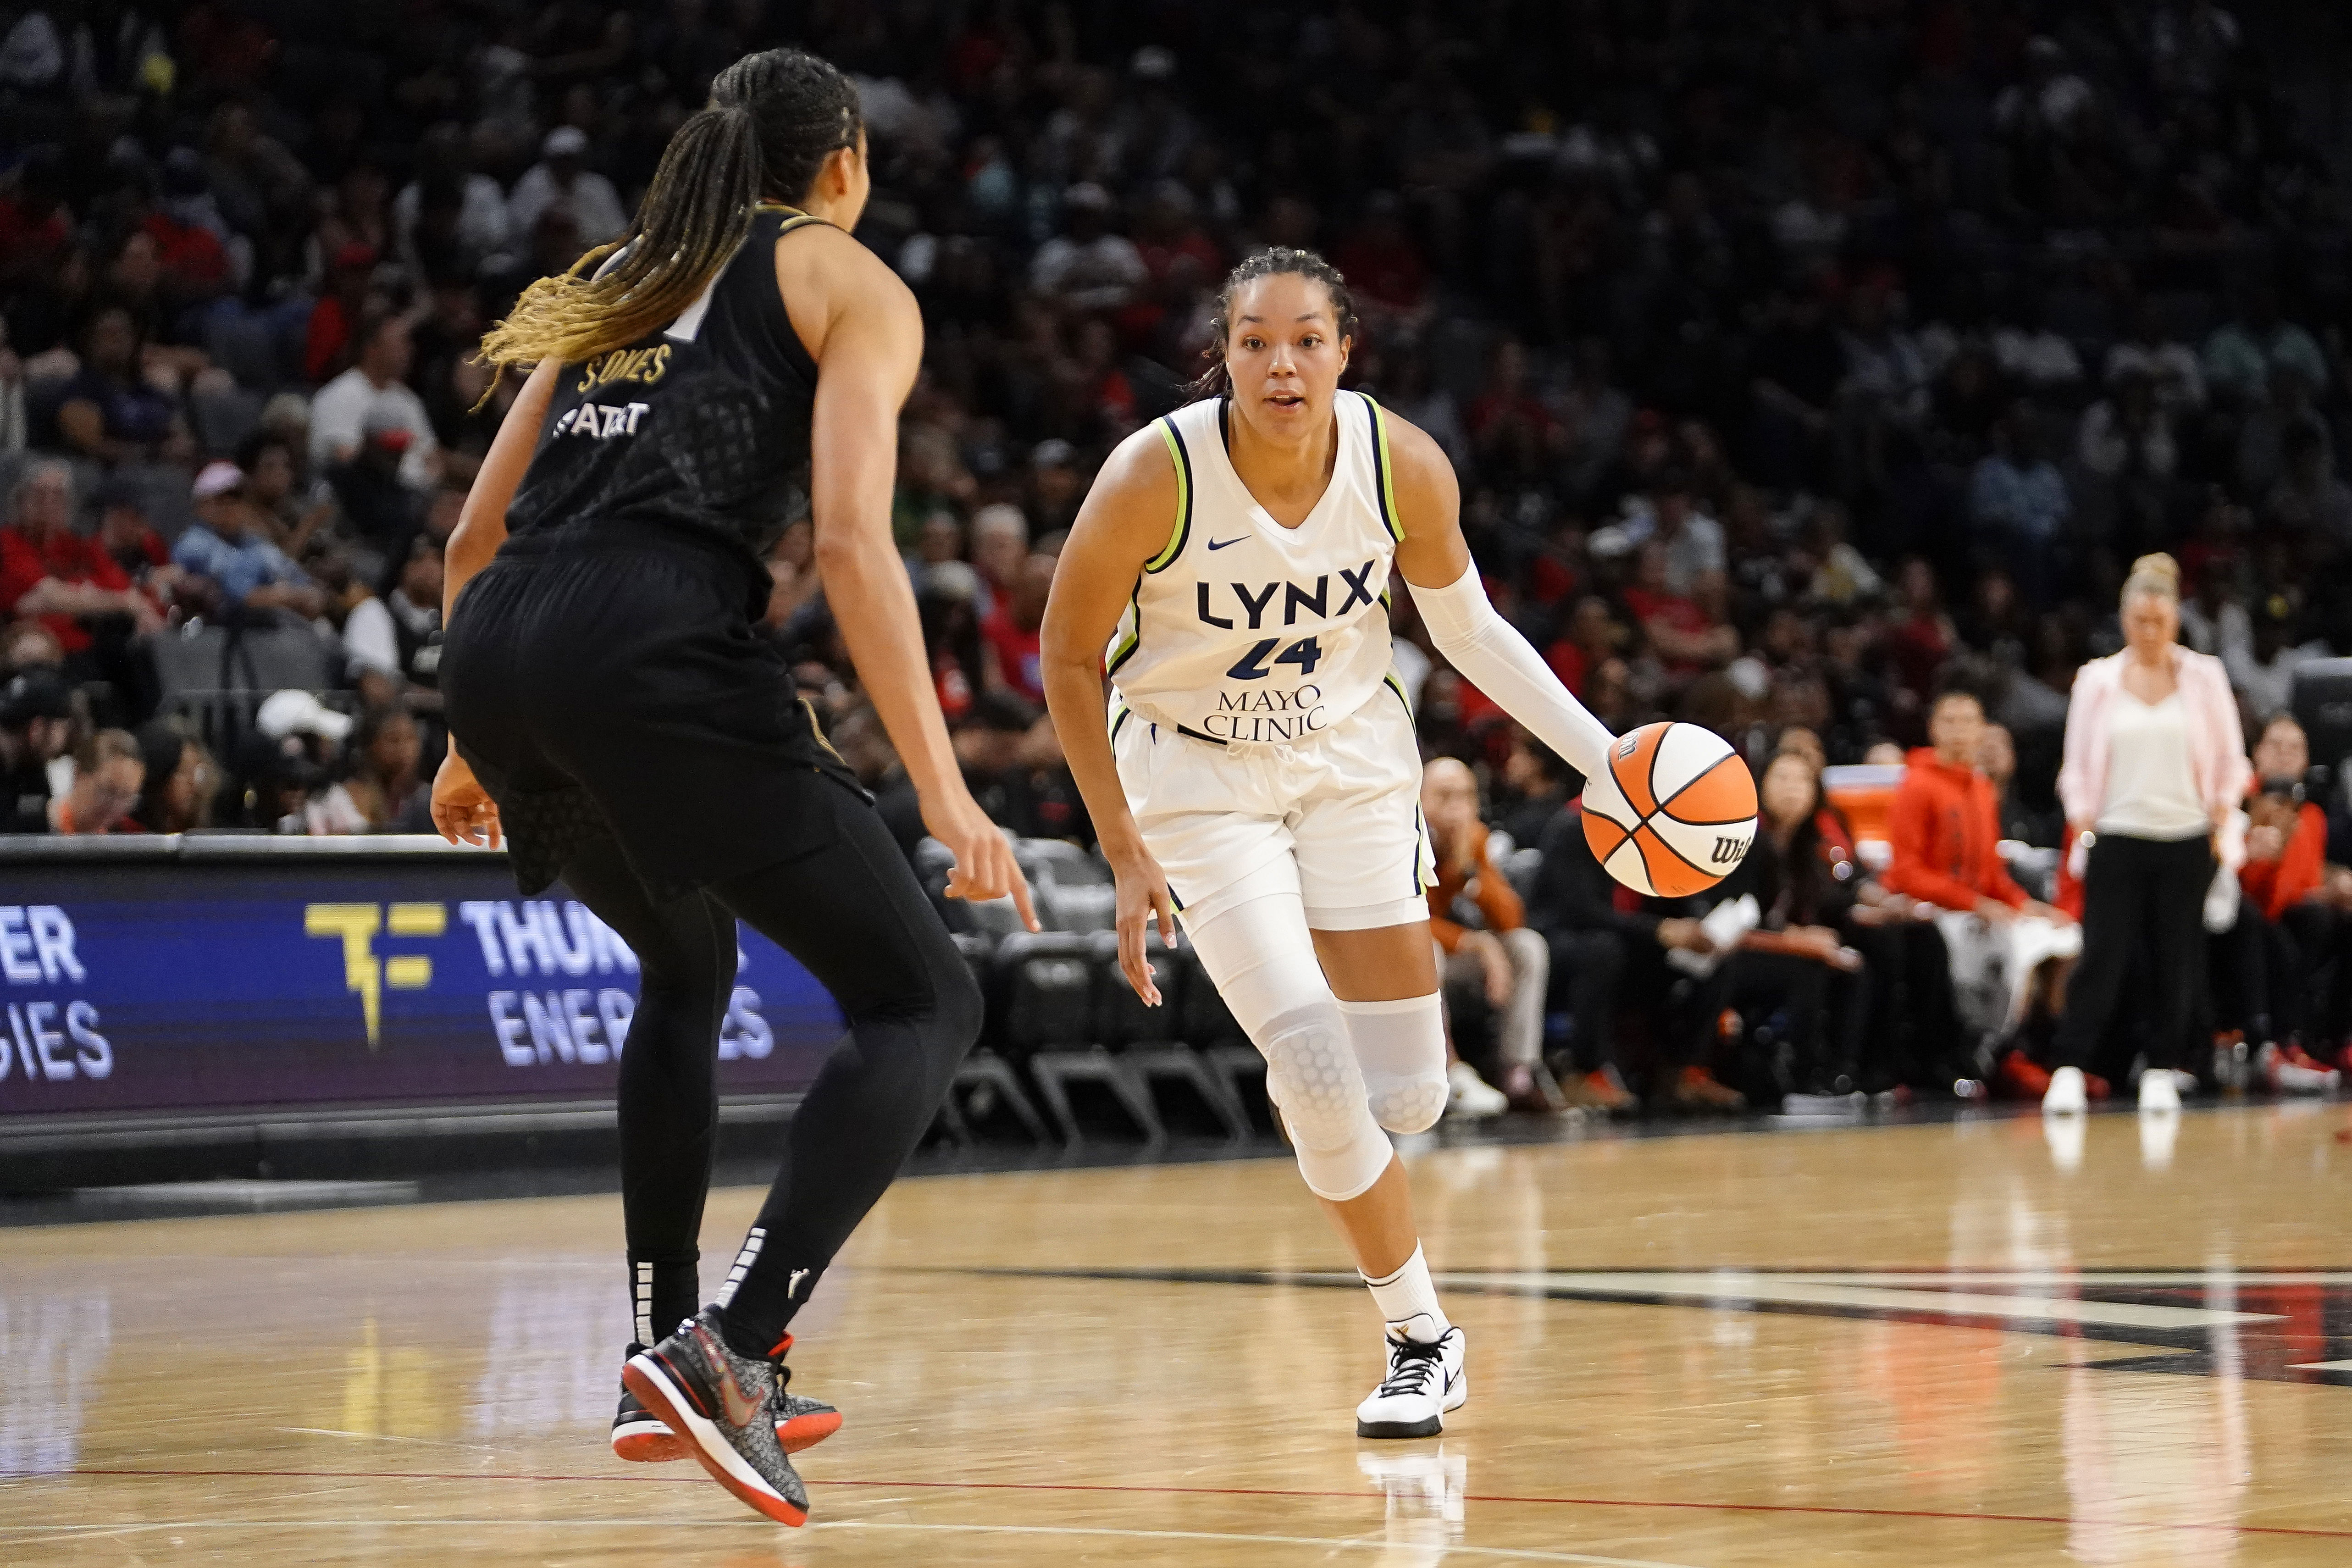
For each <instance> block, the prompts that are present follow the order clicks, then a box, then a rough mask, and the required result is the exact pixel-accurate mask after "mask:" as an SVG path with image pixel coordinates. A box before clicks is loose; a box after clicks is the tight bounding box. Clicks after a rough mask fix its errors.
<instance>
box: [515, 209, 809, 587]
mask: <svg viewBox="0 0 2352 1568" xmlns="http://www.w3.org/2000/svg"><path fill="white" fill-rule="evenodd" d="M822 221H823V220H822V219H819V218H814V217H811V216H808V215H807V214H805V213H801V212H797V211H794V210H793V208H790V207H785V206H778V205H769V204H765V203H763V204H761V205H760V206H759V207H758V208H757V209H755V210H754V211H753V213H752V215H751V232H750V234H749V235H748V236H747V237H745V239H744V241H743V244H742V247H740V249H738V250H737V251H736V253H735V254H734V255H733V256H732V257H730V258H728V260H727V262H726V264H725V265H724V266H722V267H720V268H719V271H718V272H717V274H716V275H714V276H713V277H712V279H711V280H710V283H709V287H707V288H705V289H703V291H702V293H701V295H700V296H699V297H698V298H697V299H696V300H695V301H694V302H693V303H692V304H690V305H688V307H687V308H686V310H683V311H681V312H680V313H679V315H678V317H677V320H675V321H671V322H670V323H669V324H668V325H667V326H666V327H664V328H662V329H661V330H660V331H656V332H653V333H650V334H648V335H647V336H646V337H643V338H640V339H638V340H637V341H636V342H634V343H631V344H629V345H628V346H627V347H625V348H618V349H614V350H612V351H611V352H609V353H603V354H599V355H598V356H597V357H595V358H594V359H593V360H590V361H588V362H587V363H583V364H567V365H565V366H564V367H563V373H562V377H561V379H560V380H558V381H557V383H556V387H555V395H554V400H553V402H552V403H551V405H550V408H549V413H548V419H547V425H546V427H545V428H544V429H542V430H541V432H540V437H539V447H538V450H537V451H535V452H534V453H533V454H532V456H531V460H530V469H529V470H528V471H527V472H526V473H525V474H524V475H523V479H522V484H521V485H520V488H519V489H517V491H516V493H515V498H514V501H513V504H512V505H510V506H509V508H508V509H507V531H508V532H509V534H512V535H514V536H516V537H518V538H520V537H521V536H524V535H526V534H530V533H533V532H540V531H546V530H550V529H554V528H558V527H562V526H563V525H565V524H568V523H573V522H581V521H633V522H642V523H649V524H652V525H654V526H656V527H660V528H675V529H677V530H680V531H683V532H685V533H686V534H688V535H689V536H690V537H693V538H696V539H698V540H700V541H702V542H706V543H711V542H715V543H719V544H720V545H722V546H725V547H727V548H728V549H729V551H730V553H732V552H736V551H740V552H741V554H742V558H743V561H744V563H745V565H746V566H747V567H748V568H750V569H751V571H752V572H753V573H754V574H756V577H757V581H756V584H755V586H757V588H758V590H759V592H760V593H761V594H762V595H764V594H765V593H766V591H767V590H766V575H765V572H764V569H763V568H762V566H761V563H762V562H764V561H765V559H766V557H767V555H768V552H770V551H771V550H772V549H773V548H774V546H775V542H776V540H777V539H778V537H779V536H781V535H782V532H783V531H784V525H785V524H786V523H787V522H789V521H792V520H793V518H794V517H796V516H798V515H800V514H801V513H802V512H804V511H805V510H807V506H808V477H809V416H810V412H811V407H812V404H813V402H814V398H815V396H816V364H815V362H814V361H813V360H811V359H810V358H809V353H808V349H807V348H806V347H805V346H804V345H803V343H802V342H801V341H800V338H799V336H798V335H797V334H795V333H794V332H793V324H792V321H790V319H789V318H787V317H786V315H785V314H784V302H783V299H782V296H781V295H780V294H779V293H778V292H777V289H776V263H775V244H776V238H777V237H778V236H779V235H782V234H786V233H789V232H790V231H791V230H793V229H795V228H799V227H802V226H805V225H808V224H813V223H819V222H822Z"/></svg>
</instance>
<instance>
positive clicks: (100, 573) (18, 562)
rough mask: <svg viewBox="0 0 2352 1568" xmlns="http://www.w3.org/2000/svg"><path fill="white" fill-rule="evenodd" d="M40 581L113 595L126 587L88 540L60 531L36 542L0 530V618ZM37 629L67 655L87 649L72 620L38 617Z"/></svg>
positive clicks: (104, 555)
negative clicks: (45, 632) (44, 630)
mask: <svg viewBox="0 0 2352 1568" xmlns="http://www.w3.org/2000/svg"><path fill="white" fill-rule="evenodd" d="M44 577H55V578H56V579H57V580H58V582H60V583H87V584H89V585H90V586H92V587H95V588H111V589H114V590H116V591H117V592H120V591H121V590H122V589H125V588H128V587H130V586H131V579H130V578H129V577H127V576H125V575H124V574H123V571H122V568H121V567H120V566H118V565H116V564H115V563H114V558H113V557H112V556H110V555H109V554H108V553H107V552H105V551H103V550H101V549H100V548H99V544H98V542H97V541H96V540H94V539H85V538H83V537H82V536H81V535H80V534H79V533H76V532H74V531H72V530H71V529H67V528H61V529H58V530H57V531H55V532H53V533H51V534H50V535H49V536H48V538H47V539H46V540H43V541H41V542H35V541H34V539H33V537H32V535H30V534H28V533H26V531H24V530H23V529H21V528H0V616H13V615H15V614H16V601H17V600H19V599H21V598H23V597H24V596H25V595H27V594H29V593H31V592H32V591H33V590H34V589H35V588H37V587H38V586H40V583H41V579H43V578H44ZM41 624H42V625H43V626H47V627H48V628H49V630H50V632H51V633H53V634H54V635H55V636H56V637H57V639H58V645H59V646H60V647H63V648H64V649H65V650H66V651H67V652H68V653H79V652H81V651H82V649H84V648H86V647H89V640H90V639H89V630H88V629H87V628H86V627H84V626H82V624H81V621H80V620H79V617H77V616H42V617H41Z"/></svg>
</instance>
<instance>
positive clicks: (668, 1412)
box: [621, 1307, 808, 1525]
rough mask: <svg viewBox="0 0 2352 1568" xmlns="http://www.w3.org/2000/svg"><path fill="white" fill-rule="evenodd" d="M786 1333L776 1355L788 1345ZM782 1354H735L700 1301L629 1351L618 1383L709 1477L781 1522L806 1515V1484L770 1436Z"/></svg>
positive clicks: (778, 1411)
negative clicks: (662, 1333) (660, 1335)
mask: <svg viewBox="0 0 2352 1568" xmlns="http://www.w3.org/2000/svg"><path fill="white" fill-rule="evenodd" d="M791 1347H792V1339H791V1337H790V1336H786V1338H785V1340H784V1342H783V1343H782V1344H781V1345H779V1346H777V1347H776V1352H777V1355H778V1356H779V1357H781V1356H782V1353H783V1352H785V1351H786V1350H789V1349H790V1348H791ZM786 1375H787V1374H786V1373H785V1371H784V1367H783V1363H782V1361H781V1360H776V1361H768V1360H763V1359H761V1358H760V1357H756V1356H740V1355H737V1354H736V1353H735V1352H733V1351H731V1350H730V1349H728V1348H727V1342H726V1341H725V1340H724V1339H722V1338H721V1337H720V1335H719V1314H718V1310H717V1309H715V1308H711V1307H705V1308H704V1309H703V1310H701V1311H700V1312H698V1313H697V1314H696V1315H695V1316H693V1317H691V1318H688V1320H687V1321H685V1322H683V1323H680V1324H679V1325H678V1329H677V1332H676V1333H674V1334H672V1335H670V1337H669V1338H667V1339H666V1340H664V1341H662V1342H661V1343H659V1344H657V1345H656V1346H654V1347H653V1349H651V1350H648V1351H641V1352H638V1353H637V1354H635V1355H633V1356H631V1357H630V1358H629V1364H628V1365H627V1366H625V1367H624V1368H622V1370H621V1384H622V1386H624V1387H625V1388H626V1389H627V1390H628V1391H629V1392H630V1393H631V1394H635V1395H636V1396H637V1400H638V1402H639V1403H640V1404H642V1405H644V1406H645V1407H646V1410H647V1411H648V1412H649V1413H651V1414H652V1415H655V1416H656V1417H658V1418H659V1419H660V1421H661V1423H662V1425H664V1426H667V1427H668V1428H669V1429H670V1431H671V1432H672V1433H673V1434H675V1435H676V1436H678V1437H679V1438H681V1439H683V1440H684V1442H685V1444H686V1446H687V1451H688V1453H689V1454H691V1455H692V1456H693V1457H694V1458H695V1459H696V1460H698V1462H699V1463H700V1464H701V1466H702V1468H704V1469H705V1470H708V1471H709V1473H710V1479H712V1480H715V1481H717V1482H718V1483H719V1485H720V1486H722V1487H725V1488H726V1489H728V1490H729V1491H730V1492H732V1493H734V1494H735V1496H736V1497H737V1498H738V1499H740V1500H741V1501H743V1502H744V1503H746V1504H748V1505H749V1506H750V1507H751V1509H753V1510H755V1511H757V1512H760V1513H762V1514H765V1515H766V1516H767V1517H768V1518H770V1519H772V1520H774V1521H776V1522H777V1523H779V1524H793V1525H798V1524H805V1523H807V1522H808V1489H806V1488H805V1487H803V1486H802V1485H801V1479H800V1477H799V1475H798V1474H796V1473H795V1472H794V1471H793V1462H792V1461H791V1460H790V1459H788V1458H785V1457H784V1450H783V1447H782V1444H780V1443H778V1442H777V1441H776V1427H777V1426H778V1424H779V1422H780V1420H781V1418H782V1400H783V1397H784V1379H785V1377H786Z"/></svg>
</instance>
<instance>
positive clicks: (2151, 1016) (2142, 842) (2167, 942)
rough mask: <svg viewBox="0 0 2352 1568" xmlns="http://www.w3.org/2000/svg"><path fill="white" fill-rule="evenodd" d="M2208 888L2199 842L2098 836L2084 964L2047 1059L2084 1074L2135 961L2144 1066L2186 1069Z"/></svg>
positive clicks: (2088, 886)
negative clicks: (2144, 1023) (2143, 993)
mask: <svg viewBox="0 0 2352 1568" xmlns="http://www.w3.org/2000/svg"><path fill="white" fill-rule="evenodd" d="M2212 881H2213V849H2212V846H2211V844H2210V842H2209V841H2208V840H2206V839H2204V838H2201V837H2200V838H2182V839H2175V840H2164V839H2155V838H2126V837H2123V836H2122V835H2120V834H2108V833H2103V834H2101V835H2100V836H2099V837H2098V839H2097V841H2096V842H2095V843H2094V844H2093V845H2092V846H2091V859H2090V864H2089V865H2088V866H2087V867H2086V868H2084V872H2083V959H2082V962H2081V963H2078V964H2076V965H2075V966H2074V978H2073V979H2072V980H2071V981H2069V982H2068V983H2067V985H2066V1016H2065V1017H2064V1018H2063V1019H2062V1020H2060V1022H2059V1025H2058V1038H2057V1043H2056V1050H2055V1056H2056V1058H2057V1061H2058V1064H2059V1065H2060V1066H2062V1067H2076V1068H2087V1067H2089V1066H2090V1065H2091V1058H2092V1056H2093V1054H2094V1053H2095V1052H2096V1051H2097V1050H2098V1048H2099V1040H2100V1037H2102V1036H2104V1035H2105V1033H2106V1031H2107V1025H2108V1023H2109V1022H2110V1021H2111V1020H2112V1019H2113V1017H2114V1015H2115V1011H2116V1004H2117V1002H2118V1001H2120V1000H2121V998H2122V995H2123V989H2124V982H2125V981H2126V979H2127V978H2128V977H2129V976H2130V975H2131V974H2132V973H2133V960H2134V958H2135V957H2137V958H2138V959H2140V960H2141V961H2142V967H2141V968H2140V969H2139V971H2138V973H2141V974H2143V975H2144V976H2145V977H2146V981H2147V1016H2148V1020H2149V1029H2148V1036H2147V1062H2148V1065H2149V1066H2150V1067H2162V1068H2177V1067H2179V1066H2181V1065H2182V1064H2184V1063H2185V1062H2187V1061H2188V1060H2189V1048H2188V1047H2189V1038H2188V1037H2189V1031H2190V1030H2191V1029H2192V1028H2194V1026H2195V1024H2196V1016H2197V1000H2198V995H2199V991H2198V987H2199V984H2200V982H2202V981H2203V979H2204V978H2205V892H2206V889H2208V888H2209V887H2210V885H2211V884H2212Z"/></svg>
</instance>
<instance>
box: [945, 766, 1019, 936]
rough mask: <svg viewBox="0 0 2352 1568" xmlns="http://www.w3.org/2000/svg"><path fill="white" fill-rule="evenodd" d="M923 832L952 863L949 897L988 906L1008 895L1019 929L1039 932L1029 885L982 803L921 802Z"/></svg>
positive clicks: (968, 799) (1007, 841)
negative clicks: (940, 846)
mask: <svg viewBox="0 0 2352 1568" xmlns="http://www.w3.org/2000/svg"><path fill="white" fill-rule="evenodd" d="M923 826H925V827H927V828H929V829H930V833H931V837H934V838H936V839H938V840H939V841H940V843H942V844H944V845H946V846H947V847H948V850H949V852H950V854H952V855H953V856H954V857H955V866H954V868H953V869H951V870H950V871H949V872H948V886H947V895H948V897H949V898H950V899H969V900H971V901H972V902H973V903H976V904H979V903H986V902H988V901H989V900H992V899H1002V898H1004V897H1005V896H1007V895H1008V894H1009V895H1011V897H1012V900H1013V908H1014V909H1016V910H1020V911H1021V923H1022V925H1023V926H1024V928H1026V929H1027V930H1030V931H1035V930H1036V929H1037V911H1036V910H1034V909H1032V908H1030V906H1029V879H1027V878H1026V877H1024V876H1023V875H1022V874H1021V863H1020V861H1018V860H1016V859H1014V858H1013V843H1012V840H1010V839H1008V838H1006V837H1004V830H1003V828H1001V827H999V826H996V824H994V823H993V822H991V821H990V820H989V819H988V814H987V813H986V812H984V811H982V810H981V809H980V803H979V802H978V801H975V800H974V799H972V798H971V795H970V794H969V793H964V794H963V795H962V798H961V799H950V800H944V801H938V802H934V801H929V800H927V801H925V802H923Z"/></svg>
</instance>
